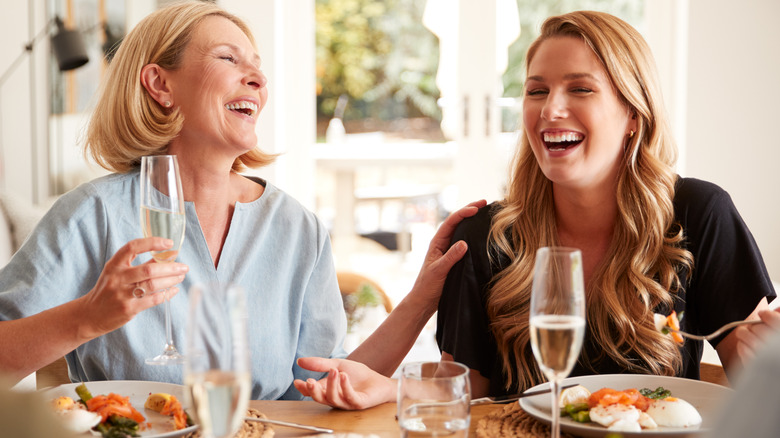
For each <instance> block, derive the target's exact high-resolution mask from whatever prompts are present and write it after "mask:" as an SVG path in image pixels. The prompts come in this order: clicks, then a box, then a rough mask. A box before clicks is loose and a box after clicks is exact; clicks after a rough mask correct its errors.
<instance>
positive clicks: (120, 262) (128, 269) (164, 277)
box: [82, 237, 189, 339]
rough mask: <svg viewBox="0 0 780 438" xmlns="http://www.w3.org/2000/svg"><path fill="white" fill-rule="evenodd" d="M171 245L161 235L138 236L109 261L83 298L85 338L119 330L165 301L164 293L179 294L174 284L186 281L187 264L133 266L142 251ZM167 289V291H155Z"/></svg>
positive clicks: (144, 264)
mask: <svg viewBox="0 0 780 438" xmlns="http://www.w3.org/2000/svg"><path fill="white" fill-rule="evenodd" d="M171 246H173V242H172V241H171V240H169V239H163V238H160V237H146V238H142V239H135V240H131V241H130V242H128V243H127V244H126V245H125V246H123V247H122V248H120V249H119V251H117V252H116V254H114V256H113V257H111V258H110V259H109V260H108V262H106V265H105V266H104V267H103V271H102V272H101V273H100V277H99V278H98V281H97V283H96V284H95V287H93V288H92V290H90V291H89V292H88V293H87V294H86V295H85V296H84V297H82V299H83V309H84V318H83V320H84V321H87V322H88V326H83V327H84V328H85V332H84V333H83V335H84V336H85V337H87V338H89V339H92V338H95V337H98V336H101V335H103V334H106V333H108V332H111V331H113V330H116V329H117V328H119V327H122V326H123V325H125V324H126V323H127V322H129V321H130V320H131V319H133V317H134V316H135V315H137V314H138V313H140V312H142V311H144V310H146V309H148V308H150V307H154V306H156V305H158V304H160V303H162V302H163V300H164V298H165V297H164V295H166V294H167V295H168V297H169V298H170V297H172V296H174V295H176V293H178V291H179V289H178V288H177V287H174V286H175V285H177V284H179V283H181V282H182V281H183V280H184V274H185V273H186V272H187V271H188V270H189V268H188V267H187V265H185V264H182V263H176V262H172V263H157V262H155V261H154V259H152V260H150V261H148V262H146V263H142V264H140V265H138V266H133V265H132V262H133V260H135V258H136V257H137V256H138V255H139V254H143V253H146V252H149V251H161V250H165V249H168V248H170V247H171ZM136 288H143V292H144V294H143V296H141V297H137V296H136V295H141V294H140V292H141V291H136ZM166 288H167V289H168V291H167V292H166V294H161V293H155V292H158V291H162V290H163V289H166Z"/></svg>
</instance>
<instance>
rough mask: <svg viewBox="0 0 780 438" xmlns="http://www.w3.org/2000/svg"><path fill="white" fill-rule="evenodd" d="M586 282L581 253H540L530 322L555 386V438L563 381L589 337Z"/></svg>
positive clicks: (549, 249)
mask: <svg viewBox="0 0 780 438" xmlns="http://www.w3.org/2000/svg"><path fill="white" fill-rule="evenodd" d="M583 283H584V282H583V276H582V253H581V252H580V250H578V249H574V248H562V247H545V248H540V249H539V250H538V251H537V252H536V265H535V266H534V279H533V289H532V291H531V311H530V321H529V323H530V328H531V347H532V349H533V352H534V357H535V358H536V362H537V363H538V364H539V367H540V368H541V370H542V372H543V373H544V375H545V376H547V379H548V380H550V384H551V385H552V395H551V397H552V411H551V415H550V417H551V418H552V435H551V436H552V437H553V438H558V437H559V436H560V427H561V425H560V412H559V408H558V400H559V398H560V394H561V380H563V379H564V378H566V376H568V375H569V373H570V372H571V370H572V368H573V367H574V364H575V363H576V362H577V357H578V356H579V354H580V349H581V348H582V338H583V336H584V334H585V287H584V284H583Z"/></svg>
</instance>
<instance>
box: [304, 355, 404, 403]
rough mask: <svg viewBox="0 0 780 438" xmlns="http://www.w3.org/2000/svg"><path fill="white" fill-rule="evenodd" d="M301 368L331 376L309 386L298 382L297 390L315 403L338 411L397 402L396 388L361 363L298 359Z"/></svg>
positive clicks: (316, 358)
mask: <svg viewBox="0 0 780 438" xmlns="http://www.w3.org/2000/svg"><path fill="white" fill-rule="evenodd" d="M298 365H299V366H300V367H301V368H304V369H307V370H311V371H318V372H326V371H327V372H328V376H327V377H325V378H323V379H321V380H319V381H317V380H314V379H308V380H307V381H306V382H304V381H303V380H300V379H296V380H295V382H293V383H294V384H295V388H296V389H298V391H300V393H301V394H303V395H304V396H306V397H311V398H313V399H314V400H315V401H316V402H319V403H322V404H324V405H328V406H332V407H334V408H338V409H345V410H356V409H366V408H370V407H372V406H376V405H379V404H382V403H387V402H391V401H395V398H396V388H397V384H396V383H395V380H393V379H391V378H389V377H385V376H383V375H381V374H379V373H377V372H375V371H373V370H372V369H371V368H369V367H367V366H366V365H363V364H362V363H360V362H355V361H352V360H347V359H325V358H321V357H302V358H300V359H298Z"/></svg>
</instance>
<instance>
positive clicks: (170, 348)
mask: <svg viewBox="0 0 780 438" xmlns="http://www.w3.org/2000/svg"><path fill="white" fill-rule="evenodd" d="M162 293H163V301H164V305H165V351H167V352H176V347H175V346H174V345H173V331H172V329H171V301H170V300H169V299H168V288H165V289H164V290H163V292H162Z"/></svg>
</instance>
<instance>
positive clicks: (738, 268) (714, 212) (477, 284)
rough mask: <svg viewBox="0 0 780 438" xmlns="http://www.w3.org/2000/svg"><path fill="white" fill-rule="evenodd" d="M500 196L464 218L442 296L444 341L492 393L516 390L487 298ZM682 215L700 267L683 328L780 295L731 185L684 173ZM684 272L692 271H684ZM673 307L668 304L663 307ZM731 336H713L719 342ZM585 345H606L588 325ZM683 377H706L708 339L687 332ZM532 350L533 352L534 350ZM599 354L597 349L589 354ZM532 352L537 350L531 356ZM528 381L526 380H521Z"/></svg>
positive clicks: (608, 368)
mask: <svg viewBox="0 0 780 438" xmlns="http://www.w3.org/2000/svg"><path fill="white" fill-rule="evenodd" d="M497 211H498V207H497V206H496V204H491V205H488V206H487V207H484V208H482V209H481V210H480V211H479V212H478V213H477V214H476V215H475V216H473V217H471V218H468V219H465V220H463V222H461V224H460V225H459V226H458V228H457V229H456V231H455V234H454V236H453V240H452V241H453V242H456V241H458V240H464V241H466V243H468V245H469V250H468V252H467V253H466V255H464V256H463V259H462V260H461V261H459V262H458V263H457V264H456V265H455V266H454V267H453V268H452V270H451V271H450V273H449V275H448V277H447V281H446V282H445V284H444V291H443V292H442V296H441V301H440V302H439V312H438V324H437V332H436V339H437V341H438V343H439V348H440V349H441V350H442V351H445V352H447V353H449V354H451V355H452V356H453V358H454V359H455V360H456V361H458V362H461V363H463V364H465V365H467V366H468V367H469V368H472V369H475V370H477V371H479V372H480V374H482V375H483V376H484V377H486V378H488V379H489V380H490V394H491V395H501V394H506V393H513V392H517V391H518V390H520V389H521V388H511V389H510V390H509V391H507V390H506V389H505V388H504V378H503V372H502V369H501V358H500V356H499V354H498V350H497V347H496V342H495V339H494V337H493V334H492V333H491V331H490V327H489V324H488V317H487V312H486V310H485V302H486V296H487V288H488V284H489V281H490V279H491V278H492V277H493V275H494V274H495V273H497V272H498V268H497V267H496V266H491V264H490V262H489V260H488V257H487V251H488V249H487V239H488V232H489V229H490V224H491V221H492V218H493V215H494V214H495V213H496V212H497ZM674 213H675V221H676V222H677V223H679V224H680V225H682V227H683V230H684V234H685V240H684V245H685V247H686V248H687V249H688V251H690V252H691V254H693V260H694V262H693V273H692V275H691V277H690V279H689V282H688V283H687V284H686V285H685V288H684V290H682V291H680V293H679V294H678V297H679V298H680V299H679V300H675V302H676V304H675V310H676V311H677V314H680V313H681V312H683V311H685V316H684V318H683V320H682V322H681V324H682V329H683V330H685V331H689V332H691V333H698V334H703V333H710V332H713V331H714V330H716V329H717V328H718V327H720V326H722V325H723V324H726V323H728V322H731V321H735V320H741V319H744V318H746V317H747V316H748V315H750V313H751V312H752V311H753V310H754V309H755V308H756V306H757V305H758V303H759V301H760V300H761V299H762V298H763V297H768V299H769V301H771V300H773V299H774V297H775V296H776V294H775V291H774V288H773V286H772V282H771V280H770V278H769V274H768V273H767V271H766V267H765V266H764V261H763V259H762V257H761V253H760V252H759V250H758V246H757V245H756V242H755V241H754V239H753V236H752V235H751V233H750V231H749V230H748V228H747V226H746V225H745V223H744V221H743V220H742V218H741V217H740V215H739V213H738V212H737V209H736V207H735V206H734V203H733V202H732V201H731V198H730V197H729V195H728V193H726V192H725V191H724V190H723V189H721V188H720V187H718V186H716V185H714V184H712V183H709V182H706V181H701V180H697V179H693V178H680V179H679V180H678V183H677V187H676V191H675V197H674ZM680 278H681V279H685V278H686V272H682V273H681V276H680ZM656 312H657V313H661V314H664V315H666V314H669V313H670V311H669V309H666V308H665V309H661V308H659V309H656ZM724 336H725V334H724V335H722V336H720V337H719V338H718V339H715V340H713V341H711V342H710V343H711V344H712V345H713V346H715V345H717V344H718V342H720V340H721V339H723V337H724ZM583 349H584V350H585V349H587V350H588V351H589V352H592V353H595V352H597V351H598V350H597V349H600V347H598V346H597V345H595V343H594V341H593V340H592V339H591V338H590V336H589V333H588V331H587V330H586V334H585V341H584V343H583ZM681 349H682V356H683V370H682V372H681V373H680V375H679V376H680V377H688V378H692V379H698V378H699V362H700V360H701V355H702V350H703V343H702V342H701V341H698V342H696V341H691V340H686V341H685V344H684V345H683V347H681ZM528 354H529V355H530V352H528ZM588 356H589V357H595V354H588ZM531 360H533V358H532V357H531ZM626 372H629V371H627V370H625V369H623V368H622V367H620V366H619V365H618V364H617V363H616V362H614V361H613V360H612V359H611V358H609V357H605V359H604V360H602V361H600V362H599V363H590V364H584V363H582V356H581V357H580V361H578V363H577V364H576V365H575V368H574V370H573V371H572V373H571V375H572V376H578V375H589V374H618V373H626ZM522 389H526V388H522Z"/></svg>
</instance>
